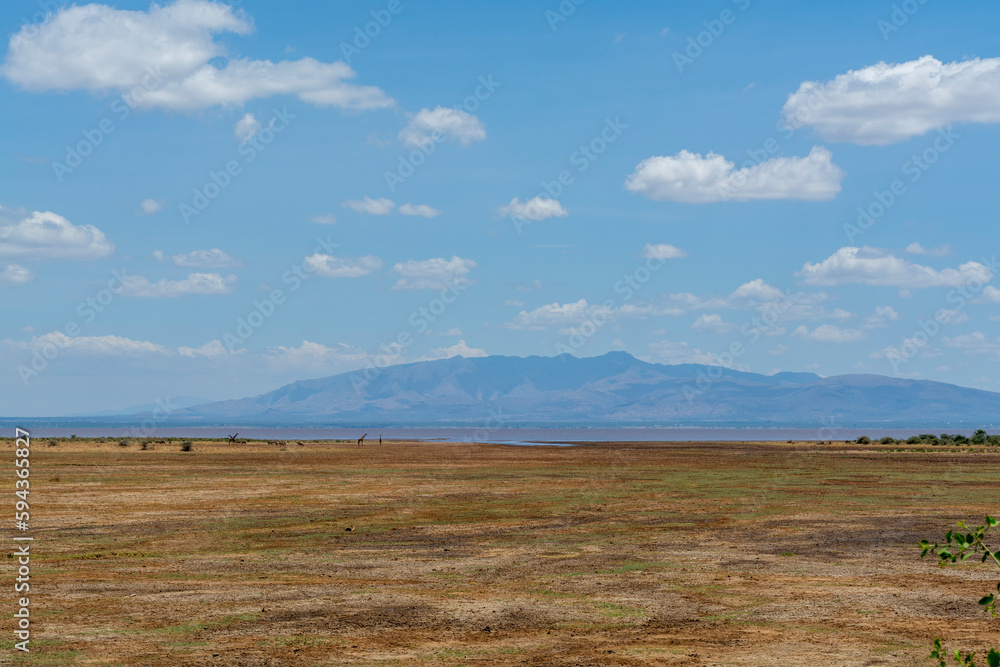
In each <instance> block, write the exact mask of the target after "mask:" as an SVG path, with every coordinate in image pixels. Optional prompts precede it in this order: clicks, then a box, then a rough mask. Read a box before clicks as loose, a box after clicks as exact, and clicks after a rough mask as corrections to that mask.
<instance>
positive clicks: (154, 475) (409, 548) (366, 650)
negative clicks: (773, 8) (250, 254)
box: [0, 440, 1000, 666]
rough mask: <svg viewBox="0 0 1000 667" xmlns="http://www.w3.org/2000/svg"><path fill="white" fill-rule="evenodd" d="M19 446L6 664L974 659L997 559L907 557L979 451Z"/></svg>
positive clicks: (961, 488) (942, 527)
mask: <svg viewBox="0 0 1000 667" xmlns="http://www.w3.org/2000/svg"><path fill="white" fill-rule="evenodd" d="M12 449H13V442H11V441H7V442H5V443H4V445H3V449H2V451H3V452H5V456H8V457H9V459H13V451H12ZM31 456H32V461H31V495H30V499H31V512H32V530H31V534H32V535H33V536H34V538H35V541H34V542H33V545H32V561H31V566H32V575H31V576H32V581H31V586H32V591H31V601H32V602H31V610H32V622H33V626H32V630H33V635H32V640H33V641H32V652H31V654H29V655H28V656H23V655H19V654H18V652H17V651H14V650H13V649H12V643H13V642H12V641H3V642H2V643H0V654H2V655H0V662H3V663H6V664H39V665H56V664H79V665H119V664H121V665H907V666H911V665H924V664H931V662H930V661H929V660H928V659H927V655H928V653H929V650H930V645H931V643H932V642H933V639H934V638H935V637H939V636H940V637H943V638H945V639H946V641H947V644H948V645H949V646H951V647H953V648H963V649H967V650H973V649H975V650H979V651H980V654H981V652H982V650H983V649H984V648H985V647H988V646H991V645H992V646H996V645H1000V624H998V622H997V621H995V620H992V619H990V618H989V617H987V616H986V615H985V614H984V613H983V611H982V610H981V608H980V607H979V606H978V605H977V604H976V601H977V600H978V599H979V598H980V597H981V596H982V595H985V594H986V593H988V592H989V590H990V589H994V587H995V585H996V581H997V579H1000V571H997V570H996V569H995V568H994V569H993V570H991V569H989V568H988V567H987V566H985V565H981V564H979V562H978V561H976V562H969V563H966V564H965V565H962V566H961V567H956V568H948V569H940V568H938V567H936V565H935V563H934V562H932V561H931V560H930V559H923V560H921V559H920V558H919V550H918V549H917V547H916V545H917V543H918V542H919V541H920V540H921V539H923V538H929V539H932V540H933V539H940V537H941V536H942V535H943V534H944V532H945V531H947V530H948V529H949V528H951V527H953V526H954V524H955V522H957V521H958V520H961V519H965V520H969V521H975V520H976V519H977V518H978V519H981V518H982V515H983V514H984V513H988V512H989V513H1000V486H998V485H997V483H996V479H997V471H998V467H1000V466H998V464H1000V452H997V451H996V450H990V449H984V448H971V447H965V448H963V449H961V450H957V449H954V448H952V449H945V448H927V449H926V450H923V451H922V450H920V448H916V447H900V446H889V447H882V446H868V447H859V446H854V445H846V444H843V443H841V444H837V445H833V444H829V443H827V444H817V443H602V444H588V445H582V446H577V447H549V446H544V447H543V446H540V447H507V446H500V445H475V444H428V443H412V442H392V443H387V444H385V445H383V446H381V447H379V446H378V445H377V444H376V445H371V444H368V445H365V446H364V447H361V448H358V447H356V446H355V445H354V444H353V443H350V444H348V443H317V442H306V443H304V444H303V445H297V444H296V443H294V442H289V443H286V444H285V446H284V448H282V447H281V446H275V445H268V444H266V443H261V442H257V443H254V442H251V443H245V444H241V445H228V444H226V443H222V442H207V441H196V442H195V444H194V451H192V452H186V453H185V452H181V451H180V441H178V440H174V441H170V442H167V443H161V444H157V445H156V446H155V449H154V450H150V451H141V450H140V449H139V447H138V444H137V443H134V442H133V443H131V445H130V446H129V447H120V446H118V445H117V443H116V442H114V441H106V442H92V441H79V440H77V441H69V440H60V441H59V442H58V443H57V444H56V445H52V446H49V445H47V441H46V440H35V441H34V442H33V444H32V455H31ZM12 469H13V466H11V470H12ZM10 476H11V477H13V475H10ZM8 487H9V488H12V487H13V482H12V480H11V481H9V483H8ZM11 502H13V500H12V501H11ZM351 528H353V529H352V530H348V529H351ZM8 543H9V544H12V542H10V541H9V540H8ZM998 546H1000V545H998ZM8 562H10V561H8ZM5 571H6V572H7V573H8V574H7V575H6V576H8V577H10V578H11V579H12V578H13V574H12V573H13V567H8V568H6V570H5ZM4 587H5V589H6V590H8V591H10V587H8V586H7V585H4ZM12 597H13V594H12V593H8V596H7V602H6V604H5V606H6V608H7V609H8V610H10V611H11V612H12V611H13V608H14V607H13V600H12V599H11V598H12ZM7 618H8V619H9V618H10V615H7ZM11 625H12V624H11V623H10V621H8V622H7V626H6V627H8V628H9V627H11ZM10 636H11V635H10V633H6V636H5V637H3V639H5V640H6V639H7V638H9V637H10Z"/></svg>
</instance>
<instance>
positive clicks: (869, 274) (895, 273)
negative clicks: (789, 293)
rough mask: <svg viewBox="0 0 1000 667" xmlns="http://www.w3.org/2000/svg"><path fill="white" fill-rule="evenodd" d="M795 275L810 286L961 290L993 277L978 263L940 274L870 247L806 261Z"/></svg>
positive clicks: (846, 250) (842, 249) (971, 263)
mask: <svg viewBox="0 0 1000 667" xmlns="http://www.w3.org/2000/svg"><path fill="white" fill-rule="evenodd" d="M796 275H797V276H799V277H800V278H802V279H803V280H804V281H805V282H806V283H807V284H810V285H846V284H850V283H863V284H865V285H881V286H892V287H901V288H906V289H920V288H926V287H959V286H961V285H967V284H969V283H971V282H976V281H978V282H980V283H985V282H989V280H990V279H991V278H992V277H993V273H992V272H991V271H990V270H989V269H988V268H987V267H986V266H984V265H983V264H980V263H979V262H966V263H965V264H962V265H961V266H959V267H958V268H957V269H942V270H941V271H937V270H935V269H932V268H930V267H927V266H921V265H920V264H914V263H912V262H910V261H908V260H905V259H901V258H899V257H895V256H893V255H890V254H888V253H886V252H885V251H884V250H879V249H877V248H870V247H868V246H865V247H864V248H856V247H850V246H848V247H845V248H841V249H840V250H838V251H837V252H835V253H834V254H832V255H830V256H829V257H828V258H826V259H825V260H823V261H822V262H819V263H816V264H811V263H809V262H807V263H806V264H805V266H803V267H802V270H801V271H799V272H798V273H797V274H796Z"/></svg>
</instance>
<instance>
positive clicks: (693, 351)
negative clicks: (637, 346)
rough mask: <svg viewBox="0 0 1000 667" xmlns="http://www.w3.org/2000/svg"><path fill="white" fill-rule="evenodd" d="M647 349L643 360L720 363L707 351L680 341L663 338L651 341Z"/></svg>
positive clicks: (670, 362) (661, 362)
mask: <svg viewBox="0 0 1000 667" xmlns="http://www.w3.org/2000/svg"><path fill="white" fill-rule="evenodd" d="M647 349H648V350H649V353H648V354H646V355H645V356H644V357H642V359H643V361H650V362H653V363H660V364H707V365H709V366H720V365H721V364H720V363H719V360H718V359H716V358H715V357H714V356H712V355H711V354H709V353H708V352H702V351H701V350H699V349H698V348H696V347H691V346H690V345H688V344H687V343H684V342H680V341H669V340H663V341H659V342H656V343H651V344H650V345H649V347H648V348H647Z"/></svg>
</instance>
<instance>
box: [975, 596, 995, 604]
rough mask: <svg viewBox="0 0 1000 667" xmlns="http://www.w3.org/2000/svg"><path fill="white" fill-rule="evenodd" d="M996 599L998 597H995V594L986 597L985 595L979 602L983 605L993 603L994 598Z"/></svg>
mask: <svg viewBox="0 0 1000 667" xmlns="http://www.w3.org/2000/svg"><path fill="white" fill-rule="evenodd" d="M995 599H996V598H995V597H994V596H993V595H992V594H991V595H987V596H986V597H984V598H983V599H981V600H980V601H979V604H981V605H988V604H992V603H993V600H995Z"/></svg>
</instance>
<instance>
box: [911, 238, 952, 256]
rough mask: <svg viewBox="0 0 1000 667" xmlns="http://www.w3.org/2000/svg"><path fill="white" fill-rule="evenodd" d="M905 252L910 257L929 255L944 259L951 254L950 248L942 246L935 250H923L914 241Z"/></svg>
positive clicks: (923, 248)
mask: <svg viewBox="0 0 1000 667" xmlns="http://www.w3.org/2000/svg"><path fill="white" fill-rule="evenodd" d="M906 252H908V253H910V254H911V255H930V256H931V257H944V256H945V255H950V254H951V246H949V245H943V246H938V247H937V248H925V247H923V246H922V245H920V244H919V243H917V242H916V241H914V242H913V243H911V244H910V245H908V246H906Z"/></svg>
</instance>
